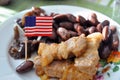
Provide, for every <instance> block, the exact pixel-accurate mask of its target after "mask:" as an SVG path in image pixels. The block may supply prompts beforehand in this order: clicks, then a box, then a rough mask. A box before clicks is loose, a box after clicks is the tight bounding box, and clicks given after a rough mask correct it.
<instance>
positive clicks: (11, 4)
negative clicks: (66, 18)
mask: <svg viewBox="0 0 120 80" xmlns="http://www.w3.org/2000/svg"><path fill="white" fill-rule="evenodd" d="M116 2H118V3H116ZM119 2H120V0H0V24H1V23H2V22H4V21H5V20H6V19H8V18H9V17H11V16H13V15H15V14H17V13H18V12H20V11H22V10H25V9H29V8H31V7H32V6H37V7H40V6H46V5H72V6H78V7H85V8H88V9H92V10H95V11H98V12H101V13H103V14H105V15H106V16H108V17H110V18H112V19H114V20H115V21H116V22H118V23H119V24H120V21H119V18H120V17H119V15H118V13H119V14H120V9H119V7H120V3H119ZM117 8H118V9H117ZM116 15H118V16H116Z"/></svg>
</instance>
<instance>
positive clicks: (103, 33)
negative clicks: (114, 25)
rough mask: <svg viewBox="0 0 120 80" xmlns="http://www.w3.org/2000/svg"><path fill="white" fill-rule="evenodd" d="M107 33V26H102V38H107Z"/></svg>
mask: <svg viewBox="0 0 120 80" xmlns="http://www.w3.org/2000/svg"><path fill="white" fill-rule="evenodd" d="M108 34H109V29H108V26H105V27H104V28H103V30H102V35H103V40H107V39H108Z"/></svg>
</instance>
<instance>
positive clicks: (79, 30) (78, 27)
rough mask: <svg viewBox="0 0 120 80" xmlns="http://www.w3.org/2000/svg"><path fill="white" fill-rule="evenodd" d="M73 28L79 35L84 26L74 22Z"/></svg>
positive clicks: (82, 31)
mask: <svg viewBox="0 0 120 80" xmlns="http://www.w3.org/2000/svg"><path fill="white" fill-rule="evenodd" d="M74 29H75V31H76V32H77V33H78V35H81V34H82V33H84V32H85V31H84V28H83V27H82V26H81V25H79V24H74Z"/></svg>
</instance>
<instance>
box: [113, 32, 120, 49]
mask: <svg viewBox="0 0 120 80" xmlns="http://www.w3.org/2000/svg"><path fill="white" fill-rule="evenodd" d="M118 46H119V38H118V35H117V33H114V34H113V40H112V50H115V51H117V50H118Z"/></svg>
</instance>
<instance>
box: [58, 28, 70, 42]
mask: <svg viewBox="0 0 120 80" xmlns="http://www.w3.org/2000/svg"><path fill="white" fill-rule="evenodd" d="M57 34H58V35H59V36H60V37H61V38H62V40H67V39H69V38H70V34H69V32H68V30H67V29H65V28H62V27H59V28H58V29H57Z"/></svg>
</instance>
